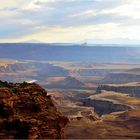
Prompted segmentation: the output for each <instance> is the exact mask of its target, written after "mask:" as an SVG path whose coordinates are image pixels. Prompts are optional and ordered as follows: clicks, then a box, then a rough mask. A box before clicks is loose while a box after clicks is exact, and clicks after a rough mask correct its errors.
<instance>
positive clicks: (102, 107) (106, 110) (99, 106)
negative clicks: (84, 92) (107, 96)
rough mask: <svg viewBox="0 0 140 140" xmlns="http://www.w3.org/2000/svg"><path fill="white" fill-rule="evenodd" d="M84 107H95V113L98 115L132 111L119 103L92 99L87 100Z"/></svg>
mask: <svg viewBox="0 0 140 140" xmlns="http://www.w3.org/2000/svg"><path fill="white" fill-rule="evenodd" d="M83 105H84V106H89V107H94V110H95V112H96V113H97V114H98V115H100V116H101V115H104V114H110V113H112V112H118V111H125V110H128V109H131V107H129V106H127V105H123V104H119V103H114V102H112V101H107V100H100V99H90V98H87V99H85V100H84V102H83Z"/></svg>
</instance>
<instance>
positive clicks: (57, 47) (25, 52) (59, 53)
mask: <svg viewBox="0 0 140 140" xmlns="http://www.w3.org/2000/svg"><path fill="white" fill-rule="evenodd" d="M0 58H8V59H17V60H45V61H89V62H98V63H99V62H100V63H102V62H107V63H108V62H109V63H110V62H116V63H128V62H129V63H139V62H140V47H139V46H138V45H137V47H136V46H133V45H129V46H124V45H94V46H92V45H88V44H86V45H85V43H84V44H69V43H68V44H67V43H64V44H61V43H52V44H45V43H1V44H0Z"/></svg>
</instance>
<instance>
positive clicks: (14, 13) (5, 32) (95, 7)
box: [0, 0, 140, 44]
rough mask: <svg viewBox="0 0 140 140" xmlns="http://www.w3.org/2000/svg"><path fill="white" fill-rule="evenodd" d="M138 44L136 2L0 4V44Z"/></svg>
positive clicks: (16, 0) (30, 0) (139, 0)
mask: <svg viewBox="0 0 140 140" xmlns="http://www.w3.org/2000/svg"><path fill="white" fill-rule="evenodd" d="M36 40H37V41H40V42H47V43H53V42H55V43H56V42H57V43H58V42H61V43H66V42H68V43H82V42H87V43H99V44H102V43H115V44H125V43H126V44H140V0H5V1H4V0H0V42H1V43H3V42H26V41H36Z"/></svg>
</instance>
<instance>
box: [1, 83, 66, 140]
mask: <svg viewBox="0 0 140 140" xmlns="http://www.w3.org/2000/svg"><path fill="white" fill-rule="evenodd" d="M67 123H68V118H67V117H65V116H63V115H62V114H61V113H60V112H58V111H57V109H56V107H55V106H54V104H53V103H52V100H51V98H50V96H48V95H47V92H46V91H45V90H44V89H43V88H41V87H40V86H39V85H37V84H27V83H21V84H12V83H7V82H5V83H3V82H0V139H63V138H66V137H65V127H66V125H67Z"/></svg>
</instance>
